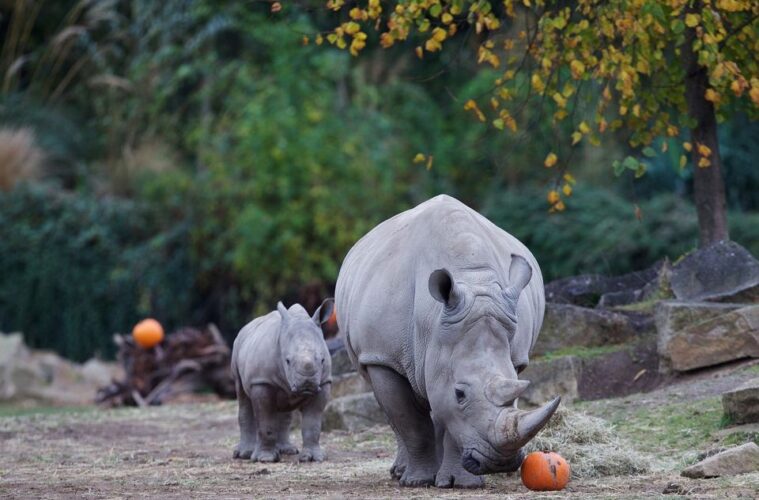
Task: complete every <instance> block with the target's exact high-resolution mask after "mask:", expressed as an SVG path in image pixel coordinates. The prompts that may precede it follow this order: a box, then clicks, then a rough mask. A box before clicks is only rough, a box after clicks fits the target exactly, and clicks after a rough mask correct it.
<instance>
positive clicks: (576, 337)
mask: <svg viewBox="0 0 759 500" xmlns="http://www.w3.org/2000/svg"><path fill="white" fill-rule="evenodd" d="M639 336H640V331H639V330H638V329H637V328H635V326H634V325H633V324H632V322H631V320H630V319H629V318H628V317H627V316H626V315H624V314H621V313H618V312H614V311H608V310H605V309H590V308H587V307H578V306H574V305H571V304H550V303H549V304H546V315H545V319H544V321H543V328H542V330H541V331H540V337H538V340H537V343H536V344H535V348H534V351H533V352H534V354H536V355H543V354H546V353H549V352H552V351H557V350H559V349H563V348H566V347H599V346H603V345H613V344H622V343H625V342H629V341H631V340H635V339H637V338H638V337H639Z"/></svg>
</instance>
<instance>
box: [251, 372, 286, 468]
mask: <svg viewBox="0 0 759 500" xmlns="http://www.w3.org/2000/svg"><path fill="white" fill-rule="evenodd" d="M273 391H274V389H273V388H271V387H268V386H264V385H255V386H253V388H252V389H251V391H250V399H251V401H252V402H253V411H254V413H255V415H256V424H257V426H258V429H257V430H258V435H257V440H256V441H257V442H256V450H255V451H254V452H253V455H252V456H251V457H250V458H251V460H254V461H257V462H279V450H277V436H278V434H279V422H278V419H277V417H278V413H277V411H276V410H275V409H274V408H273V401H275V398H274V394H273Z"/></svg>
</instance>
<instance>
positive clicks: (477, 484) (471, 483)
mask: <svg viewBox="0 0 759 500" xmlns="http://www.w3.org/2000/svg"><path fill="white" fill-rule="evenodd" d="M484 484H485V481H484V480H483V479H482V478H481V477H480V476H475V475H474V474H468V473H465V474H450V473H444V472H438V473H437V475H436V476H435V486H437V487H438V488H482V486H483V485H484Z"/></svg>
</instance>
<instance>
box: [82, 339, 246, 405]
mask: <svg viewBox="0 0 759 500" xmlns="http://www.w3.org/2000/svg"><path fill="white" fill-rule="evenodd" d="M113 341H114V343H115V344H116V345H117V346H118V353H117V356H116V357H117V360H118V362H119V363H120V364H121V365H122V366H123V367H124V371H125V373H126V377H125V379H124V380H114V381H112V382H111V384H109V385H107V386H105V387H102V388H101V389H99V390H98V392H97V395H96V396H95V402H96V403H98V404H101V405H104V406H110V407H114V406H149V405H160V404H162V403H163V402H165V401H167V400H169V399H171V398H173V397H175V396H177V395H178V394H182V393H186V392H197V391H199V390H211V391H213V392H215V393H216V394H218V395H219V396H221V397H223V398H234V397H235V386H234V379H233V378H232V373H231V370H230V367H229V362H230V354H231V353H230V349H229V346H228V345H227V344H226V342H224V339H223V338H222V336H221V333H220V332H219V330H218V328H216V326H215V325H213V324H210V325H208V326H207V327H206V328H204V329H203V330H199V329H196V328H182V329H180V330H177V331H175V332H173V333H171V334H169V335H167V336H166V338H165V339H164V340H163V341H162V342H161V343H160V344H158V345H157V346H155V347H153V348H150V349H145V348H143V347H140V346H139V345H137V344H136V343H135V342H134V340H133V339H132V337H131V336H130V335H120V334H116V335H114V337H113Z"/></svg>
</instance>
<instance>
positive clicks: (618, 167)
mask: <svg viewBox="0 0 759 500" xmlns="http://www.w3.org/2000/svg"><path fill="white" fill-rule="evenodd" d="M611 167H612V168H613V169H614V175H616V176H617V177H619V176H620V175H622V172H623V171H624V170H625V167H623V166H622V162H621V161H619V160H614V161H613V162H612V164H611Z"/></svg>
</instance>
